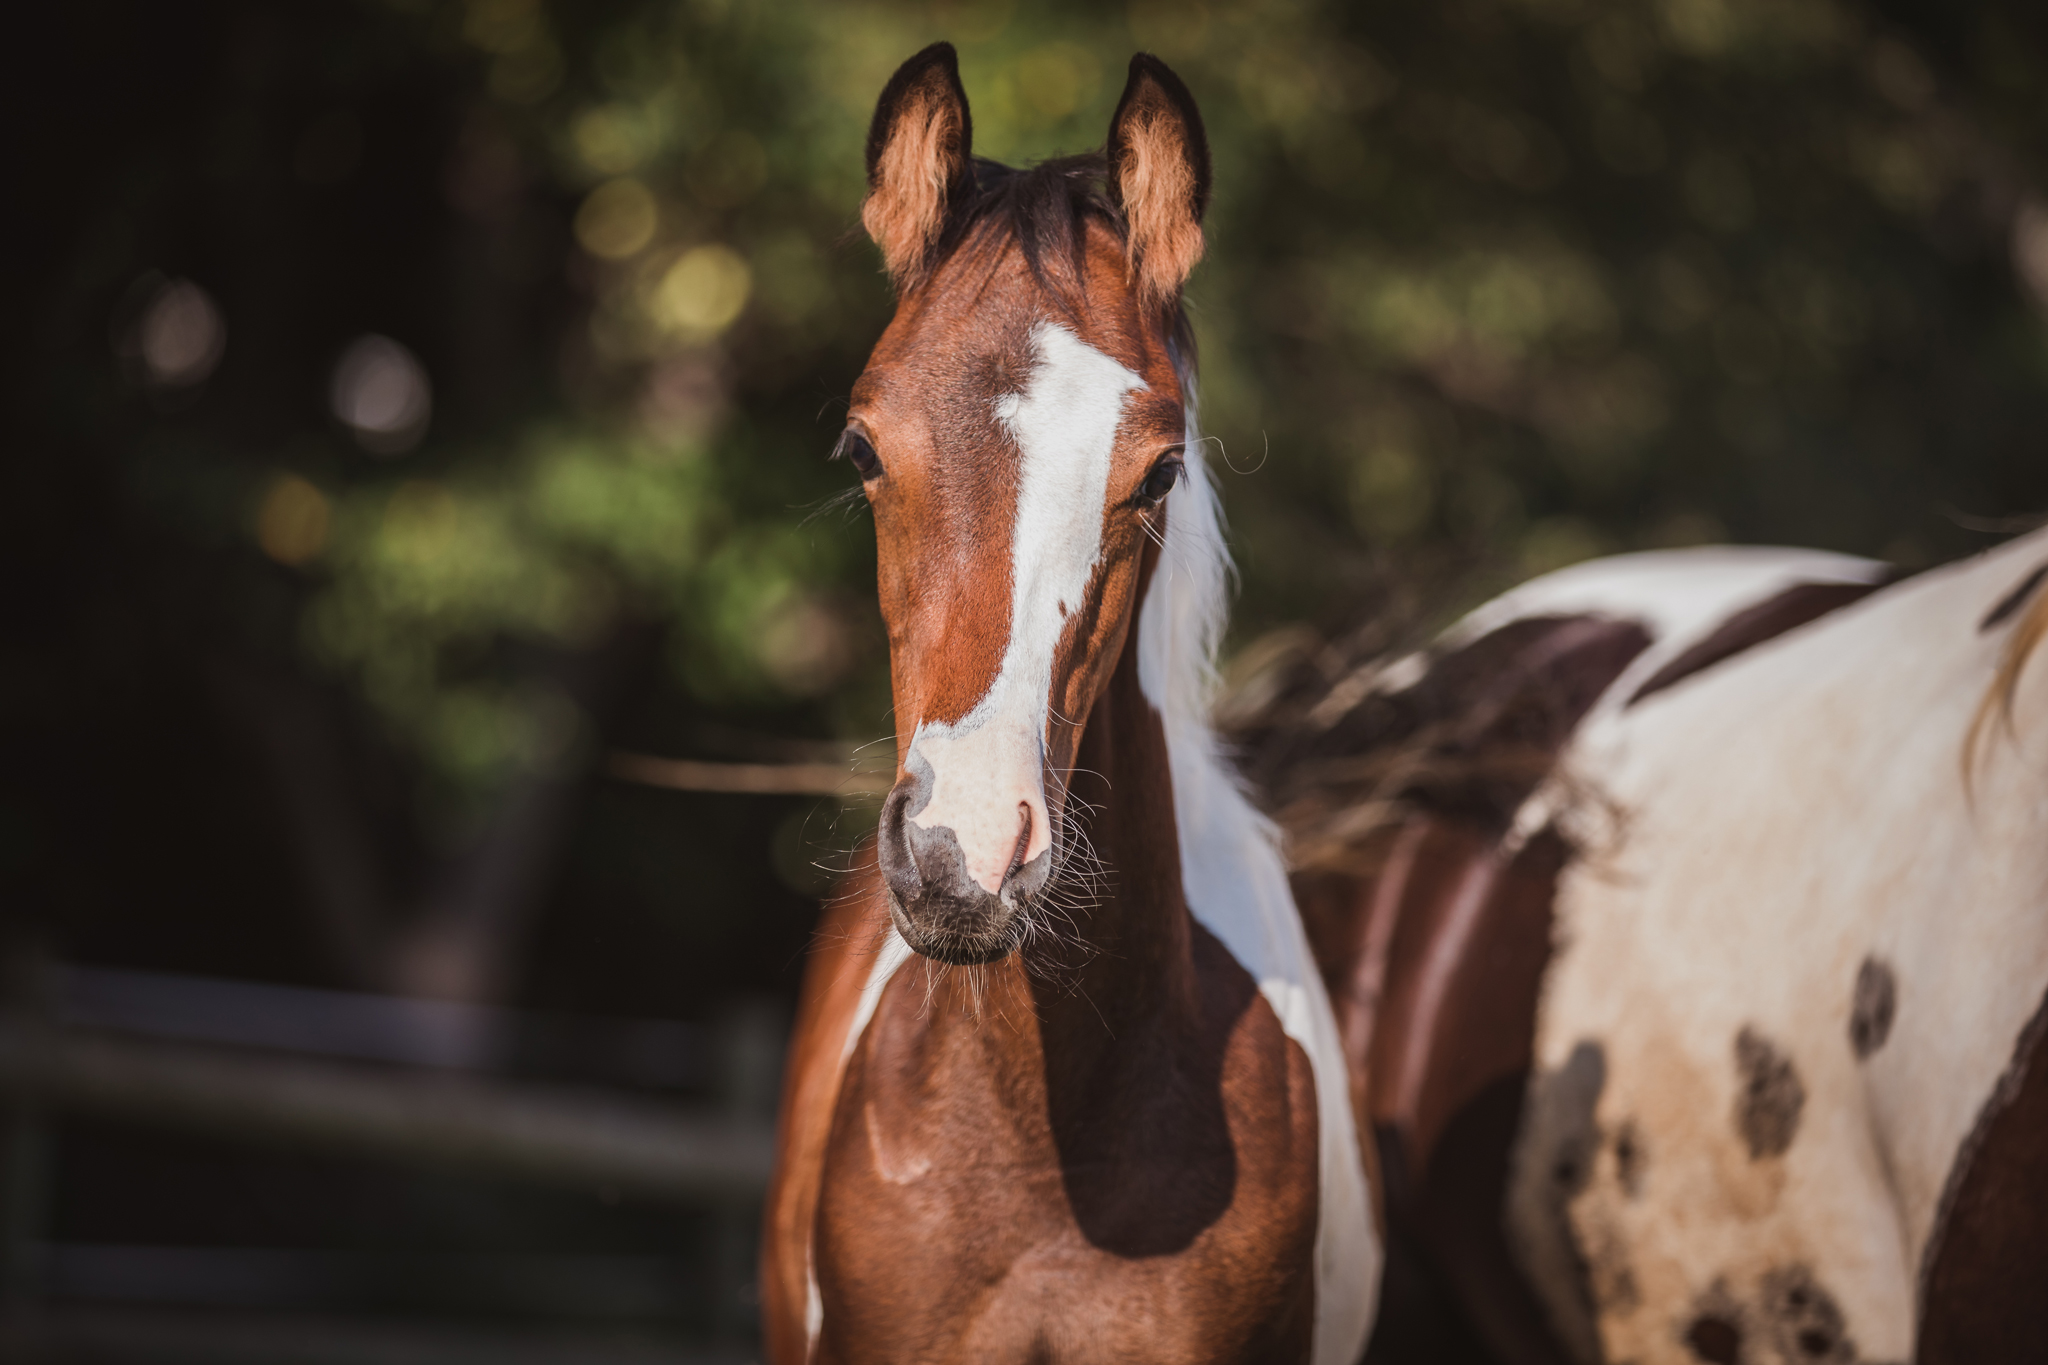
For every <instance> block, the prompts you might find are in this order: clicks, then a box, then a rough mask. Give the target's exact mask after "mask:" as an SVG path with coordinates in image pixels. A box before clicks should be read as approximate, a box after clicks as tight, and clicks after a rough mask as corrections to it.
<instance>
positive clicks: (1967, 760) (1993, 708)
mask: <svg viewBox="0 0 2048 1365" xmlns="http://www.w3.org/2000/svg"><path fill="white" fill-rule="evenodd" d="M2032 591H2033V600H2032V601H2030V602H2029V603H2027V605H2026V608H2025V609H2024V610H2023V611H2022V613H2021V614H2020V618H2019V620H2017V621H2015V622H2014V623H2013V627H2012V631H2011V633H2009V634H2008V635H2007V636H2006V637H2005V648H2004V649H2002V650H2001V651H2000V652H1999V655H1998V668H1997V671H1996V672H1994V673H1993V674H1992V676H1991V686H1990V687H1989V688H1987V689H1986V690H1985V693H1984V700H1982V701H1981V702H1979V703H1977V714H1976V715H1975V716H1974V717H1973V718H1972V719H1971V721H1970V731H1969V735H1968V737H1967V738H1966V739H1965V740H1964V741H1963V779H1964V782H1965V783H1966V784H1967V783H1968V781H1969V779H1970V776H1971V774H1972V772H1973V771H1974V769H1975V767H1976V764H1977V760H1978V759H1979V758H1980V757H1981V756H1982V753H1983V750H1984V747H1985V742H1986V740H1987V738H1988V737H1989V736H1990V734H1991V733H1992V732H1993V731H1994V730H1996V729H2000V728H2003V729H2006V730H2010V729H2011V728H2012V713H2013V703H2014V701H2015V700H2016V699H2017V698H2018V696H2019V690H2020V677H2021V675H2022V674H2024V673H2025V672H2026V670H2027V663H2028V661H2029V660H2030V659H2031V658H2032V657H2033V655H2034V653H2035V651H2037V650H2039V649H2040V648H2041V646H2042V644H2043V643H2044V642H2048V584H2038V583H2037V584H2035V585H2034V587H2033V590H2032Z"/></svg>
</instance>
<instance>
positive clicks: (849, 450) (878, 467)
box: [832, 429, 882, 480]
mask: <svg viewBox="0 0 2048 1365" xmlns="http://www.w3.org/2000/svg"><path fill="white" fill-rule="evenodd" d="M841 456H844V457H845V459H846V462H847V463H848V464H850V465H852V466H853V468H854V471H855V472H856V473H858V474H859V475H860V476H861V478H862V479H864V480H865V479H872V478H873V477H875V475H877V474H879V473H881V472H882V457H881V456H879V455H877V454H875V448H874V446H872V445H870V444H869V443H868V438H867V437H865V436H863V435H861V434H860V433H859V432H857V431H853V430H851V429H849V430H848V431H847V432H846V434H845V435H843V436H841V437H840V438H839V446H838V448H837V449H835V450H834V451H833V452H832V458H833V459H835V460H836V459H839V458H840V457H841Z"/></svg>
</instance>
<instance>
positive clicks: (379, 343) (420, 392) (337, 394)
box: [328, 334, 434, 456]
mask: <svg viewBox="0 0 2048 1365" xmlns="http://www.w3.org/2000/svg"><path fill="white" fill-rule="evenodd" d="M328 398H329V402H330V403H331V404H332V406H333V409H334V415H335V416H336V417H338V418H340V419H341V420H342V422H344V423H345V424H346V425H347V426H348V427H349V428H350V429H351V430H353V431H354V432H355V434H356V441H357V443H358V444H360V445H361V446H362V448H363V449H364V450H367V451H369V452H370V453H371V454H372V455H387V456H388V455H402V454H404V453H405V452H406V451H408V450H411V449H412V448H413V447H414V446H416V445H418V444H419V443H420V438H421V437H423V436H425V435H426V434H427V424H428V422H429V421H430V420H431V419H432V417H433V415H434V391H433V385H432V383H431V382H430V381H429V380H428V378H427V371H426V367H425V366H423V365H421V364H420V362H419V357H417V356H415V355H414V354H413V353H412V352H411V351H409V350H407V349H406V348H405V347H404V346H401V345H400V344H399V343H397V342H395V341H393V340H392V339H391V338H390V337H386V336H377V335H374V334H372V335H369V336H363V337H358V338H357V339H356V340H355V341H353V342H351V343H350V344H349V347H348V349H347V350H345V351H343V352H342V353H341V359H340V360H339V361H337V362H336V363H335V366H334V378H333V381H332V382H331V384H330V385H329V387H328Z"/></svg>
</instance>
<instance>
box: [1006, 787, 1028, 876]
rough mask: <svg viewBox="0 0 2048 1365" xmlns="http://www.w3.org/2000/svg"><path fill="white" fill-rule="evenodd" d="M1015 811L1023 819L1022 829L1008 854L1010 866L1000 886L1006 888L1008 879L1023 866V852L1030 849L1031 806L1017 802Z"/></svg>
mask: <svg viewBox="0 0 2048 1365" xmlns="http://www.w3.org/2000/svg"><path fill="white" fill-rule="evenodd" d="M1017 811H1018V813H1019V814H1020V815H1022V816H1023V817H1024V828H1023V829H1021V830H1019V831H1018V832H1017V847H1016V848H1014V849H1012V850H1011V852H1010V866H1009V868H1008V870H1007V871H1005V872H1004V873H1003V880H1002V885H1004V886H1008V885H1009V884H1010V878H1012V877H1014V876H1016V875H1017V869H1018V868H1020V867H1022V866H1024V850H1025V849H1027V848H1029V847H1031V806H1030V805H1029V803H1027V802H1023V801H1019V802H1018V803H1017Z"/></svg>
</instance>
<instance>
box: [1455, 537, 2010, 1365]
mask: <svg viewBox="0 0 2048 1365" xmlns="http://www.w3.org/2000/svg"><path fill="white" fill-rule="evenodd" d="M1757 553H1759V554H1760V555H1761V558H1758V559H1756V560H1755V561H1754V565H1753V567H1758V568H1762V567H1765V566H1767V565H1768V564H1770V563H1776V564H1777V565H1778V566H1779V568H1780V569H1781V570H1782V569H1784V568H1786V567H1787V561H1785V560H1784V559H1782V558H1779V559H1776V560H1773V559H1772V558H1771V555H1770V552H1757ZM2044 561H2048V533H2037V534H2035V535H2033V536H2030V537H2027V538H2024V539H2021V540H2019V541H2016V542H2014V543H2011V544H2008V545H2006V546H2004V547H2002V548H2000V549H1998V550H1996V551H1994V552H1992V553H1989V554H1985V555H1982V556H1979V557H1977V558H1975V559H1972V560H1969V561H1967V562H1963V563H1959V564H1954V565H1950V566H1948V567H1946V568H1942V569H1938V570H1935V571H1933V572H1929V573H1925V574H1922V575H1920V576H1918V577H1915V578H1912V579H1908V580H1906V581H1904V582H1900V583H1897V584H1895V585H1892V586H1889V587H1886V588H1884V589H1883V590H1881V591H1878V592H1874V593H1872V594H1870V595H1869V596H1866V597H1863V598H1861V599H1860V600H1858V601H1856V602H1854V603H1853V604H1851V605H1848V606H1844V607H1842V608H1840V609H1839V610H1835V611H1832V612H1829V613H1827V614H1825V615H1822V616H1820V617H1819V618H1818V619H1816V620H1813V621H1811V622H1809V623H1807V624H1804V625H1802V626H1800V627H1798V628H1797V629H1793V630H1790V631H1788V632H1786V633H1783V634H1781V635H1778V636H1776V637H1775V638H1772V639H1769V640H1768V641H1766V642H1764V643H1762V644H1759V645H1756V646H1755V647H1753V648H1749V649H1746V650H1744V651H1743V652H1741V653H1740V654H1739V655H1737V656H1736V657H1733V658H1731V659H1728V660H1727V661H1725V662H1721V663H1719V664H1717V665H1716V666H1714V667H1711V668H1707V669H1705V670H1703V671H1699V672H1696V673H1694V674H1692V675H1691V676H1688V677H1686V678H1684V679H1682V680H1680V681H1677V682H1676V683H1674V684H1673V685H1671V686H1668V687H1660V688H1656V689H1653V690H1650V691H1647V692H1646V691H1645V690H1644V689H1643V686H1642V685H1643V683H1644V682H1645V680H1646V679H1647V678H1648V677H1649V676H1650V674H1651V672H1652V671H1653V670H1654V669H1655V668H1656V667H1657V666H1658V664H1659V661H1660V660H1659V657H1657V656H1660V655H1661V656H1663V659H1664V660H1665V661H1666V662H1668V658H1669V655H1670V653H1671V649H1670V648H1668V647H1667V648H1666V649H1663V650H1652V651H1650V652H1648V653H1647V654H1646V655H1645V656H1644V657H1642V658H1639V659H1638V660H1637V661H1636V663H1635V664H1633V665H1632V666H1631V667H1630V668H1629V669H1628V670H1626V671H1625V672H1624V673H1623V674H1622V675H1621V676H1620V677H1619V678H1617V679H1616V680H1615V682H1614V684H1613V685H1612V686H1610V687H1609V688H1607V690H1606V692H1605V693H1604V694H1603V696H1602V697H1601V699H1600V701H1599V702H1598V703H1596V704H1595V705H1594V707H1593V708H1592V709H1591V711H1590V712H1589V713H1588V714H1587V716H1586V718H1585V720H1584V721H1583V722H1582V723H1581V724H1580V725H1579V727H1578V729H1577V731H1576V734H1575V736H1574V738H1573V739H1572V741H1571V743H1570V744H1569V746H1568V747H1567V748H1566V750H1565V751H1564V753H1563V756H1562V759H1561V761H1560V763H1559V765H1558V767H1557V769H1556V771H1555V773H1554V776H1553V778H1552V779H1551V781H1550V782H1549V783H1547V784H1546V785H1545V786H1544V787H1542V788H1540V789H1539V790H1538V791H1537V792H1536V793H1535V795H1534V796H1533V797H1532V798H1531V800H1530V802H1529V803H1528V805H1527V806H1526V807H1525V808H1524V809H1523V810H1522V812H1521V814H1520V817H1519V819H1518V821H1517V829H1518V831H1522V832H1527V831H1533V830H1535V829H1538V828H1540V827H1544V826H1548V825H1553V824H1559V825H1561V826H1562V827H1563V828H1564V829H1565V830H1566V831H1567V832H1568V833H1569V834H1570V836H1571V842H1572V844H1573V845H1574V846H1575V847H1576V849H1577V850H1578V856H1577V857H1576V858H1575V859H1574V860H1573V861H1572V862H1571V863H1570V864H1569V865H1568V866H1567V867H1566V868H1565V870H1564V871H1563V873H1562V874H1561V877H1560V879H1559V882H1558V884H1557V889H1556V899H1555V908H1554V921H1553V943H1554V952H1553V956H1552V958H1551V960H1550V965H1549V967H1548V970H1547V972H1546V973H1545V976H1544V979H1543V983H1542V987H1541V995H1540V1003H1539V1006H1538V1010H1537V1016H1536V1021H1535V1047H1534V1052H1535V1058H1534V1061H1535V1067H1536V1074H1535V1079H1534V1080H1533V1082H1532V1084H1531V1088H1530V1092H1529V1103H1528V1106H1527V1108H1526V1110H1525V1118H1524V1122H1523V1127H1522V1133H1521V1138H1520V1141H1519V1144H1518V1149H1517V1153H1516V1157H1515V1162H1514V1169H1513V1171H1512V1175H1511V1178H1510V1183H1509V1194H1508V1199H1507V1222H1508V1226H1509V1233H1510V1240H1511V1242H1512V1243H1513V1244H1514V1246H1515V1249H1516V1251H1517V1252H1518V1254H1519V1257H1520V1260H1521V1263H1522V1265H1523V1267H1524V1269H1525V1271H1526V1273H1527V1274H1528V1275H1529V1277H1530V1279H1531V1281H1532V1282H1533V1284H1534V1286H1535V1288H1536V1289H1537V1291H1538V1296H1539V1298H1540V1299H1541V1300H1542V1302H1543V1304H1544V1307H1545V1308H1546V1309H1547V1311H1548V1314H1549V1317H1550V1320H1551V1322H1552V1324H1553V1325H1554V1326H1555V1328H1556V1329H1557V1331H1558V1334H1559V1336H1560V1337H1561V1338H1562V1340H1563V1343H1564V1344H1565V1346H1566V1348H1567V1349H1568V1350H1569V1352H1570V1353H1571V1354H1572V1355H1575V1356H1577V1357H1578V1358H1580V1359H1582V1360H1588V1361H1592V1360H1610V1361H1640V1362H1646V1363H1647V1362H1653V1361H1688V1360H1707V1361H1717V1362H1736V1361H1742V1362H1760V1361H1784V1362H1788V1365H1789V1363H1790V1362H1820V1361H1827V1362H1847V1361H1858V1360H1861V1361H1904V1360H1911V1359H1919V1360H1922V1361H1937V1360H1938V1361H1964V1360H1982V1361H1993V1360H1999V1361H2012V1360H2021V1359H2028V1360H2033V1359H2041V1358H2044V1355H2048V1074H2044V1073H2048V1045H2044V1044H2043V1043H2042V1041H2041V1038H2042V1033H2043V1030H2044V1008H2048V1006H2044V989H2048V661H2044V660H2041V659H2037V660H2035V661H2034V666H2033V667H2032V668H2031V669H2029V668H2028V667H2027V663H2028V655H2029V654H2030V653H2032V652H2034V648H2035V646H2037V645H2038V644H2039V643H2040V642H2041V638H2042V636H2043V633H2044V631H2048V589H2044V588H2043V584H2042V580H2043V576H2044V575H2043V566H2044ZM1698 567H1699V565H1698V563H1697V561H1696V559H1695V562H1693V563H1692V564H1690V565H1689V564H1688V558H1687V557H1686V556H1682V555H1681V556H1678V557H1675V558H1674V557H1668V556H1649V557H1639V558H1633V559H1624V560H1618V561H1610V562H1608V563H1606V564H1603V565H1592V566H1587V567H1586V568H1584V569H1581V570H1577V571H1570V572H1567V573H1565V574H1561V575H1557V576H1555V577H1553V578H1552V579H1550V580H1544V581H1539V582H1537V583H1535V584H1531V585H1530V586H1529V587H1528V588H1526V589H1524V590H1523V591H1522V592H1520V593H1518V594H1515V595H1512V596H1511V597H1510V598H1508V599H1505V600H1503V601H1502V602H1501V603H1498V604H1496V605H1495V606H1494V607H1493V608H1490V609H1489V610H1488V612H1487V613H1485V614H1483V615H1482V617H1481V618H1480V620H1479V621H1478V622H1476V623H1475V624H1478V625H1485V626H1490V625H1492V624H1497V623H1498V622H1500V621H1502V620H1505V619H1507V618H1510V617H1513V616H1517V615H1522V616H1527V615H1532V614H1540V613H1555V612H1560V611H1589V612H1593V613H1596V614H1604V615H1611V616H1616V617H1621V618H1625V619H1638V620H1642V621H1645V622H1647V623H1650V624H1652V625H1653V626H1661V627H1662V629H1661V630H1659V631H1657V632H1656V633H1658V634H1660V635H1661V637H1662V638H1664V639H1666V640H1670V641H1673V642H1677V641H1680V640H1683V639H1685V638H1687V637H1688V636H1691V637H1697V635H1698V634H1699V631H1700V625H1699V620H1698V618H1699V617H1700V615H1701V613H1700V612H1699V610H1698V608H1699V607H1700V605H1701V604H1700V603H1699V602H1697V601H1696V600H1692V599H1693V597H1696V596H1697V588H1698V585H1699V583H1700V582H1701V581H1702V575H1701V574H1700V573H1698V572H1697V569H1698ZM1872 567H1874V566H1863V565H1859V564H1857V563H1855V562H1853V561H1834V562H1827V561H1816V560H1809V561H1806V562H1805V564H1804V565H1803V566H1802V572H1801V573H1800V575H1799V576H1800V577H1802V578H1805V579H1807V580H1809V581H1810V580H1812V579H1813V578H1814V577H1816V576H1818V577H1820V578H1822V579H1825V578H1829V577H1834V578H1837V579H1843V580H1854V579H1855V578H1857V577H1859V576H1865V577H1867V576H1868V574H1869V572H1870V570H1871V568H1872ZM1709 576H1710V575H1709ZM1689 594H1691V595H1692V596H1691V597H1689ZM1751 595H1752V596H1754V595H1755V594H1751ZM1714 614H1715V613H1714V612H1708V613H1706V615H1708V616H1712V615H1714ZM1468 629H1470V627H1468Z"/></svg>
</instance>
